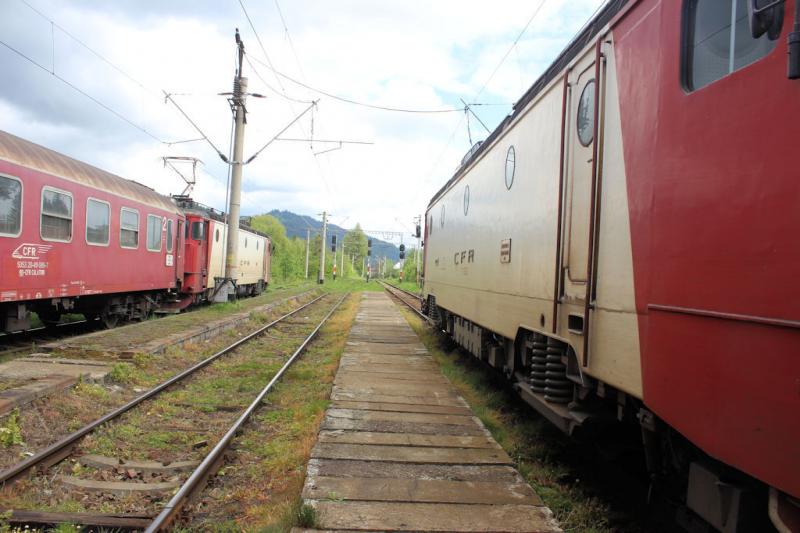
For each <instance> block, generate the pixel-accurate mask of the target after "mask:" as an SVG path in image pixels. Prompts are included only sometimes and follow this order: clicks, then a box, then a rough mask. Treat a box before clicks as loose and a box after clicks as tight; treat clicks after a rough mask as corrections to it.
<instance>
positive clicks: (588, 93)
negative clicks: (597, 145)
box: [577, 80, 595, 146]
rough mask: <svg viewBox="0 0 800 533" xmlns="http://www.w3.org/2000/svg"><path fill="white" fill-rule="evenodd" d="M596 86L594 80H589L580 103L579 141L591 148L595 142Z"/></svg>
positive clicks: (578, 120)
mask: <svg viewBox="0 0 800 533" xmlns="http://www.w3.org/2000/svg"><path fill="white" fill-rule="evenodd" d="M594 86H595V83H594V80H589V82H588V83H587V84H586V86H584V88H583V92H582V93H581V100H580V102H579V103H578V116H577V126H578V140H579V141H580V142H581V144H582V145H584V146H589V145H590V144H591V143H592V141H593V140H594Z"/></svg>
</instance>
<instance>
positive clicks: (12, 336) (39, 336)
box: [0, 320, 98, 362]
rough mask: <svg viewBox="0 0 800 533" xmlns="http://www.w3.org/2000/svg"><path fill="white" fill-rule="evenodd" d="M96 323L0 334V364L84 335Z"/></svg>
mask: <svg viewBox="0 0 800 533" xmlns="http://www.w3.org/2000/svg"><path fill="white" fill-rule="evenodd" d="M97 324H98V323H97V322H89V321H87V320H74V321H71V322H64V323H63V324H57V325H56V326H54V327H49V328H48V327H45V326H41V327H38V328H32V329H26V330H24V331H17V332H12V333H3V334H0V362H3V361H6V360H8V359H12V358H14V357H17V356H18V355H19V354H20V353H22V352H26V351H31V350H35V349H36V345H37V344H44V343H47V342H52V341H55V340H58V339H63V338H66V337H70V336H72V335H76V334H81V333H86V332H87V331H91V330H92V329H94V328H95V327H97Z"/></svg>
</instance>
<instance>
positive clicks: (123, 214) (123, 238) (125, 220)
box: [119, 207, 139, 248]
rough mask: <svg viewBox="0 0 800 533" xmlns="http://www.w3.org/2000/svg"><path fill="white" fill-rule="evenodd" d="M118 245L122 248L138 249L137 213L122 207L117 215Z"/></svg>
mask: <svg viewBox="0 0 800 533" xmlns="http://www.w3.org/2000/svg"><path fill="white" fill-rule="evenodd" d="M119 245H120V246H122V247H123V248H138V247H139V212H138V211H136V210H134V209H129V208H127V207H123V208H122V209H121V210H120V213H119Z"/></svg>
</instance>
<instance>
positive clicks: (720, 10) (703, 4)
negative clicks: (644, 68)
mask: <svg viewBox="0 0 800 533" xmlns="http://www.w3.org/2000/svg"><path fill="white" fill-rule="evenodd" d="M747 1H748V0H687V1H686V3H685V4H684V32H683V33H684V43H683V78H684V79H683V84H684V86H685V87H686V89H688V90H689V91H694V90H696V89H700V88H701V87H705V86H706V85H708V84H710V83H712V82H715V81H717V80H718V79H720V78H724V77H725V76H727V75H729V74H732V73H733V72H735V71H737V70H739V69H742V68H744V67H746V66H747V65H750V64H751V63H755V62H756V61H758V60H759V59H761V58H762V57H765V56H766V55H768V54H769V53H770V52H772V51H773V50H774V49H775V46H776V45H777V39H778V37H779V36H780V21H782V19H783V11H782V9H783V6H782V5H780V6H778V7H776V8H775V9H780V11H776V12H775V13H776V14H775V23H774V24H773V27H772V28H771V29H770V30H769V31H767V32H766V33H765V34H764V35H762V36H761V37H759V38H758V39H754V38H753V36H752V34H751V33H750V28H749V22H748V16H747ZM778 19H780V20H778Z"/></svg>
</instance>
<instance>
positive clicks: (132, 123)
mask: <svg viewBox="0 0 800 533" xmlns="http://www.w3.org/2000/svg"><path fill="white" fill-rule="evenodd" d="M0 44H2V45H3V46H5V47H6V48H8V49H9V50H11V51H12V52H14V53H15V54H17V55H18V56H20V57H21V58H23V59H25V60H26V61H28V62H29V63H31V64H32V65H35V66H37V67H39V68H40V69H42V70H43V71H45V72H47V73H48V74H50V75H51V76H53V77H54V78H56V79H57V80H59V81H60V82H61V83H63V84H65V85H67V86H68V87H70V88H71V89H72V90H74V91H75V92H77V93H80V94H81V95H83V96H85V97H86V98H88V99H89V100H91V101H92V102H94V103H95V104H97V105H98V106H100V107H102V108H103V109H105V110H106V111H108V112H109V113H111V114H113V115H114V116H115V117H117V118H118V119H120V120H122V121H123V122H125V123H127V124H128V125H130V126H131V127H133V128H136V129H137V130H139V131H141V132H142V133H144V134H145V135H147V136H148V137H150V138H151V139H153V140H155V141H157V142H159V143H161V144H166V145H171V144H176V142H168V141H164V140H162V139H159V138H158V137H156V136H155V135H153V134H152V133H150V132H149V131H147V130H146V129H145V128H143V127H142V126H139V125H138V124H136V123H135V122H133V121H132V120H131V119H129V118H128V117H126V116H125V115H123V114H122V113H120V112H119V111H116V110H115V109H113V108H111V107H110V106H109V105H107V104H105V103H103V102H101V101H100V100H98V99H97V98H95V97H94V96H92V95H90V94H89V93H87V92H86V91H84V90H83V89H81V88H80V87H78V86H76V85H73V84H72V83H71V82H69V81H67V80H66V79H64V78H62V77H61V76H60V75H59V74H57V73H55V72H54V71H52V70H50V69H48V68H47V67H45V66H44V65H42V64H41V63H39V62H37V61H36V60H34V59H32V58H30V57H28V56H27V55H25V54H23V53H22V52H20V51H19V50H17V49H16V48H14V47H13V46H11V45H10V44H8V43H6V42H5V41H2V40H0ZM178 142H189V141H178Z"/></svg>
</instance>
